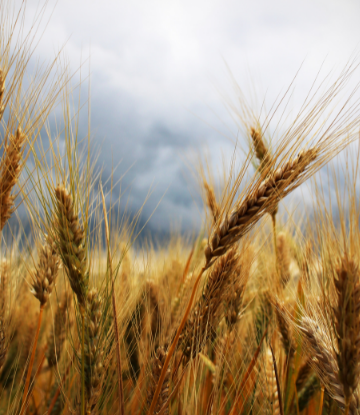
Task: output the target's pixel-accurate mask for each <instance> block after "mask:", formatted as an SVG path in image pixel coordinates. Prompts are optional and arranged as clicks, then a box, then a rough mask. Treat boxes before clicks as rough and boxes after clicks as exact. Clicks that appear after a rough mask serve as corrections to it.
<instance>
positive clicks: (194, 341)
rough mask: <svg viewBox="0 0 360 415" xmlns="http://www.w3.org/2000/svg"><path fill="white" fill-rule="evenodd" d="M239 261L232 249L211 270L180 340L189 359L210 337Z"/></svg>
mask: <svg viewBox="0 0 360 415" xmlns="http://www.w3.org/2000/svg"><path fill="white" fill-rule="evenodd" d="M238 262H239V256H238V255H237V253H236V250H235V249H232V250H231V251H229V252H228V253H227V254H226V255H225V256H223V257H222V258H220V260H219V261H218V262H217V263H216V264H215V267H214V268H213V270H212V271H211V273H210V275H209V277H208V280H207V283H206V286H205V288H204V291H203V294H202V296H201V297H200V299H199V300H198V302H197V303H196V304H195V307H194V308H193V310H192V312H191V314H190V316H189V319H188V320H187V322H186V324H185V327H184V330H183V332H182V333H181V336H180V340H179V342H180V344H181V345H182V349H183V353H184V355H185V357H186V358H187V359H190V358H191V357H192V358H194V357H195V356H196V355H197V353H198V352H199V351H201V349H202V347H203V346H204V344H205V341H206V339H207V338H208V337H209V335H210V333H211V329H212V326H213V325H214V324H215V321H216V318H217V317H218V315H217V312H218V309H219V306H220V304H221V303H222V302H223V300H224V298H225V296H226V295H227V294H226V289H227V288H228V285H229V283H230V281H231V278H233V273H234V270H235V269H236V267H237V266H238Z"/></svg>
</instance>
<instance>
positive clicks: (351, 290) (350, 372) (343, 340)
mask: <svg viewBox="0 0 360 415" xmlns="http://www.w3.org/2000/svg"><path fill="white" fill-rule="evenodd" d="M336 274H337V278H335V279H334V282H335V287H336V293H337V304H336V306H335V308H334V321H335V328H336V334H337V338H338V349H339V352H338V353H337V361H338V366H339V379H340V382H341V383H342V385H343V387H344V395H345V399H346V401H347V402H349V401H350V397H351V396H352V394H353V392H354V390H355V389H356V387H357V385H358V382H359V373H360V345H359V343H360V283H359V270H358V267H357V266H356V265H355V263H354V261H353V260H351V259H348V258H347V257H343V258H342V260H341V263H340V264H339V266H338V267H337V269H336Z"/></svg>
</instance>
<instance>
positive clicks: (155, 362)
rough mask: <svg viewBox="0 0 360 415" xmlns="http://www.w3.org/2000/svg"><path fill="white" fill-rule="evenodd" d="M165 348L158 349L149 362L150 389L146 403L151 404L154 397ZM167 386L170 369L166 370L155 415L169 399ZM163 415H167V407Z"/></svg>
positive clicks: (164, 356)
mask: <svg viewBox="0 0 360 415" xmlns="http://www.w3.org/2000/svg"><path fill="white" fill-rule="evenodd" d="M166 355H167V352H166V347H162V346H160V347H158V349H157V351H156V353H155V355H154V357H153V358H152V360H151V365H150V370H151V382H150V389H149V393H148V403H149V404H151V401H152V398H153V396H154V392H155V389H156V385H157V383H158V381H159V378H160V374H161V371H162V368H163V364H164V362H165V359H166ZM169 385H170V368H168V369H167V371H166V374H165V380H164V383H163V384H162V387H161V392H160V395H159V398H158V401H157V404H156V407H155V411H154V413H155V414H158V413H159V412H160V411H161V410H162V409H163V405H164V404H165V402H166V401H167V399H168V397H169ZM162 414H163V415H168V414H169V407H168V406H167V407H166V408H165V409H164V410H163V412H162Z"/></svg>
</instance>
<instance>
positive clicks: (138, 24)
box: [13, 0, 360, 232]
mask: <svg viewBox="0 0 360 415" xmlns="http://www.w3.org/2000/svg"><path fill="white" fill-rule="evenodd" d="M43 3H44V2H43V1H42V2H39V1H38V0H28V1H27V6H26V7H27V10H26V20H25V27H30V25H31V24H32V19H33V15H34V14H35V13H36V10H39V5H41V4H43ZM13 4H14V7H18V6H19V5H20V4H21V1H20V0H15V1H14V2H13ZM359 16H360V2H359V1H357V0H342V1H338V0H336V1H335V0H324V1H322V0H304V1H301V2H299V1H292V0H288V1H285V0H273V1H267V0H251V1H250V0H246V1H244V0H237V1H230V0H228V1H226V0H222V1H217V0H216V1H214V0H207V1H200V0H192V1H188V0H181V1H180V0H178V1H171V0H167V1H165V0H161V1H160V0H157V1H156V0H151V1H149V0H144V1H140V0H132V1H124V0H116V1H112V0H102V1H98V0H96V1H93V0H58V1H57V2H55V1H52V0H49V1H48V4H47V9H46V12H45V16H44V18H43V27H44V28H45V23H46V22H48V24H47V27H46V30H45V34H44V35H43V36H42V38H41V39H40V41H39V44H38V46H37V49H36V52H35V54H34V56H36V59H39V60H40V61H42V60H44V61H46V60H49V59H51V58H52V57H53V56H54V55H55V54H56V52H57V51H58V50H59V49H60V48H62V47H63V46H64V51H65V53H66V56H67V58H68V60H69V62H70V67H71V70H72V71H76V70H77V69H78V68H79V66H80V65H81V63H83V70H82V76H83V77H84V78H86V77H87V76H88V74H89V73H90V79H91V131H92V133H91V135H92V147H93V148H94V151H96V154H97V155H98V164H99V166H101V167H102V168H103V180H104V181H105V180H106V179H107V178H108V177H109V175H110V174H111V173H112V171H113V167H112V166H117V167H116V169H115V172H114V182H116V181H117V179H118V178H119V177H121V176H123V174H124V173H125V172H126V174H125V175H124V177H123V179H122V188H128V189H129V191H128V194H127V198H128V199H127V203H128V206H129V208H130V210H131V211H133V212H135V211H137V210H138V209H139V208H140V207H141V206H142V205H143V203H144V200H145V199H146V197H147V194H148V192H149V189H151V197H150V199H149V200H147V202H146V204H145V207H144V209H143V218H145V219H146V218H148V217H150V216H151V219H150V221H149V224H148V226H149V228H150V229H151V230H152V231H154V232H166V231H167V230H168V229H169V227H174V226H175V227H176V226H180V227H181V229H183V230H189V229H198V228H199V226H200V224H201V221H202V219H203V210H202V207H201V200H200V198H199V192H198V190H197V180H196V178H195V177H194V175H193V173H192V172H191V170H192V169H191V167H192V168H194V167H196V163H197V157H198V154H199V153H206V154H209V155H210V157H211V161H212V163H213V166H214V176H215V177H217V174H218V171H219V170H220V169H221V164H222V162H223V160H224V159H225V161H226V160H229V162H230V159H231V157H232V155H233V152H234V140H235V139H236V138H238V139H239V142H240V143H242V144H243V143H244V138H243V136H242V132H241V131H239V128H238V123H239V121H238V120H237V119H236V115H234V114H231V112H230V111H229V109H228V108H227V107H226V103H228V102H230V101H233V102H235V106H236V105H237V104H236V102H237V94H236V88H235V87H234V82H233V79H232V76H233V77H234V79H235V80H236V82H237V84H238V85H239V86H240V87H241V89H242V91H243V92H244V94H245V96H246V97H249V100H252V101H254V102H257V103H259V102H260V103H261V102H265V103H266V105H267V106H268V107H271V105H272V103H273V102H274V101H275V99H276V98H277V97H278V96H279V94H280V95H281V94H283V93H284V92H285V91H286V89H287V87H288V85H289V84H290V83H291V82H292V80H293V79H294V77H295V75H296V74H297V72H298V71H299V69H300V68H301V69H300V73H299V75H298V77H297V78H296V81H295V85H296V93H295V94H294V96H293V97H292V99H291V101H290V103H289V108H290V109H289V108H288V109H287V110H289V111H290V113H291V109H294V110H296V108H297V107H299V105H300V104H301V102H302V101H301V100H302V98H303V97H304V94H306V92H307V91H308V90H309V88H310V86H311V84H312V82H313V80H314V79H315V77H316V75H317V73H318V71H319V69H320V68H321V67H322V70H323V71H324V73H326V71H327V70H334V71H335V72H336V73H338V72H339V71H340V70H341V68H342V67H343V66H344V65H345V64H346V62H347V61H348V60H349V59H350V58H351V57H352V56H353V55H354V53H356V52H359V51H360V43H359V41H360V28H359ZM230 73H231V74H232V76H231V75H230ZM76 76H78V75H76ZM75 79H76V77H75ZM355 81H356V80H355ZM86 82H87V81H85V83H86ZM254 85H255V87H254ZM86 88H87V86H86ZM86 88H85V90H86ZM254 90H255V92H254ZM254 97H256V99H255V98H254ZM255 106H256V105H255ZM85 118H86V112H85V117H84V121H83V123H82V124H81V126H80V128H82V129H83V130H84V134H86V129H87V121H86V119H85ZM114 198H115V199H116V191H115V195H114Z"/></svg>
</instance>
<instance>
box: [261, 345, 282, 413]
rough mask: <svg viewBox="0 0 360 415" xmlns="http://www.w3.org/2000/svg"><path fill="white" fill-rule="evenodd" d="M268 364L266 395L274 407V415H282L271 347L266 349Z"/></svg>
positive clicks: (266, 369)
mask: <svg viewBox="0 0 360 415" xmlns="http://www.w3.org/2000/svg"><path fill="white" fill-rule="evenodd" d="M265 358H266V363H265V372H266V388H265V395H266V397H267V400H268V402H269V403H270V405H271V407H272V415H280V405H279V397H278V389H277V384H276V376H275V371H274V362H273V356H272V353H271V350H270V347H267V348H266V356H265Z"/></svg>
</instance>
